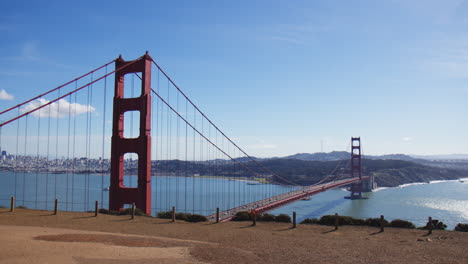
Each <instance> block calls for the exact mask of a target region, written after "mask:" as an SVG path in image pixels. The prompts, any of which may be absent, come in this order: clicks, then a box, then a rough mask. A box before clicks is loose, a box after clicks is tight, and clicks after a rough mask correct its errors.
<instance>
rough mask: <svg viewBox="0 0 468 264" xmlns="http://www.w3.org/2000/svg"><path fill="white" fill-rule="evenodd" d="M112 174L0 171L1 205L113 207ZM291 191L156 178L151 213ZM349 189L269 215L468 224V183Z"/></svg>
mask: <svg viewBox="0 0 468 264" xmlns="http://www.w3.org/2000/svg"><path fill="white" fill-rule="evenodd" d="M125 184H126V185H127V186H130V187H135V186H136V177H127V178H126V179H125ZM108 186H109V175H101V174H88V175H86V174H43V173H20V172H18V173H14V172H11V171H0V205H1V206H5V207H8V206H9V203H10V197H11V196H15V197H16V200H17V201H16V205H17V206H18V205H23V206H26V207H28V208H33V209H47V210H53V206H54V199H55V197H57V199H59V209H60V210H67V211H88V210H93V209H94V201H95V200H97V201H99V203H100V204H101V206H100V207H102V208H108V195H109V192H108V191H107V190H106V188H107V187H108ZM288 190H290V188H288V187H284V186H278V185H272V184H258V185H253V184H252V183H251V182H248V181H241V180H230V179H219V178H203V177H174V176H158V177H155V176H153V177H152V206H151V207H152V213H153V215H154V214H156V213H157V212H159V211H167V210H170V209H171V208H172V206H175V207H176V208H177V211H181V212H190V213H198V214H204V215H209V214H212V213H214V212H215V210H216V207H219V208H220V209H221V210H223V209H228V208H232V207H235V206H239V205H243V204H246V203H249V202H253V201H256V200H259V199H263V198H267V197H270V196H272V195H275V194H280V193H284V192H287V191H288ZM347 195H349V194H348V192H347V191H346V190H343V189H335V190H330V191H327V192H324V193H320V194H318V195H315V196H312V197H311V198H310V200H306V201H304V200H301V201H297V202H295V203H293V204H289V205H287V206H284V207H282V208H279V209H277V210H274V211H272V212H270V213H272V214H280V213H285V214H289V215H291V214H292V212H296V213H297V216H298V220H299V221H301V220H303V219H305V218H319V217H320V216H322V215H327V214H335V213H338V214H340V215H347V216H352V217H356V218H364V219H365V218H371V217H380V215H384V216H385V218H386V219H387V220H393V219H404V220H408V221H411V222H413V223H414V224H416V226H423V225H425V223H426V222H427V218H428V217H429V216H431V217H432V218H433V219H438V220H440V221H443V222H444V223H445V224H446V225H447V226H448V229H453V228H454V227H455V225H456V224H457V223H468V179H465V180H464V182H461V181H459V180H454V181H434V182H431V183H414V184H405V185H402V186H399V187H395V188H379V189H377V190H375V191H374V192H371V193H366V194H365V196H366V197H367V198H368V199H363V200H349V199H344V196H347Z"/></svg>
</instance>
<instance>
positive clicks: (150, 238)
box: [0, 209, 468, 264]
mask: <svg viewBox="0 0 468 264" xmlns="http://www.w3.org/2000/svg"><path fill="white" fill-rule="evenodd" d="M250 224H251V223H249V222H227V223H220V224H213V223H208V222H204V223H187V222H182V221H177V222H176V223H171V222H170V220H166V219H158V218H150V217H142V216H140V217H138V216H137V217H136V218H135V220H130V217H129V216H111V215H99V216H98V217H94V215H93V214H88V213H71V212H59V214H58V215H57V216H55V215H52V214H51V212H48V211H38V210H24V209H17V210H15V212H14V213H11V212H9V210H8V209H0V232H1V233H2V236H0V245H2V246H1V248H2V254H1V255H0V263H28V264H30V263H79V264H87V263H113V264H121V263H139V264H145V263H412V264H416V263H460V264H467V263H468V250H467V248H468V233H461V232H452V231H439V230H436V231H434V233H433V234H432V235H429V236H426V232H425V231H421V230H408V229H398V228H386V229H385V232H383V233H380V232H379V229H377V228H372V227H349V226H345V227H340V228H339V229H338V230H337V231H334V230H333V227H327V226H319V225H298V227H297V228H296V229H291V224H284V223H261V222H260V223H258V225H257V226H255V227H252V226H250Z"/></svg>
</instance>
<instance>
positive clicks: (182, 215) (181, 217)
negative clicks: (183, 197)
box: [169, 212, 188, 221]
mask: <svg viewBox="0 0 468 264" xmlns="http://www.w3.org/2000/svg"><path fill="white" fill-rule="evenodd" d="M187 217H188V214H186V213H176V214H175V219H177V220H183V221H188V218H187ZM169 218H170V219H171V218H172V212H169Z"/></svg>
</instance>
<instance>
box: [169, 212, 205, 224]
mask: <svg viewBox="0 0 468 264" xmlns="http://www.w3.org/2000/svg"><path fill="white" fill-rule="evenodd" d="M176 217H177V215H176ZM185 218H186V219H187V220H185V221H187V222H192V223H196V222H205V221H208V219H207V218H206V216H204V215H199V214H185Z"/></svg>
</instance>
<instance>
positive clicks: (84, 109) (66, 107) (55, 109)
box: [21, 98, 96, 118]
mask: <svg viewBox="0 0 468 264" xmlns="http://www.w3.org/2000/svg"><path fill="white" fill-rule="evenodd" d="M49 102H50V101H48V100H46V99H43V98H39V99H37V100H34V101H32V102H30V103H29V104H27V105H25V106H23V107H22V108H21V112H22V113H26V112H29V111H31V110H34V109H36V108H38V107H40V106H41V105H45V104H47V103H49ZM95 110H96V108H94V107H92V106H91V105H82V104H78V103H69V102H68V101H67V100H65V99H60V100H58V101H57V102H54V103H51V104H50V105H48V106H45V107H43V108H41V109H40V110H37V111H35V112H33V113H32V115H33V116H37V117H49V114H50V117H53V118H61V117H65V116H67V115H68V114H70V115H72V116H77V115H80V114H84V113H88V112H94V111H95ZM49 112H50V113H49Z"/></svg>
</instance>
